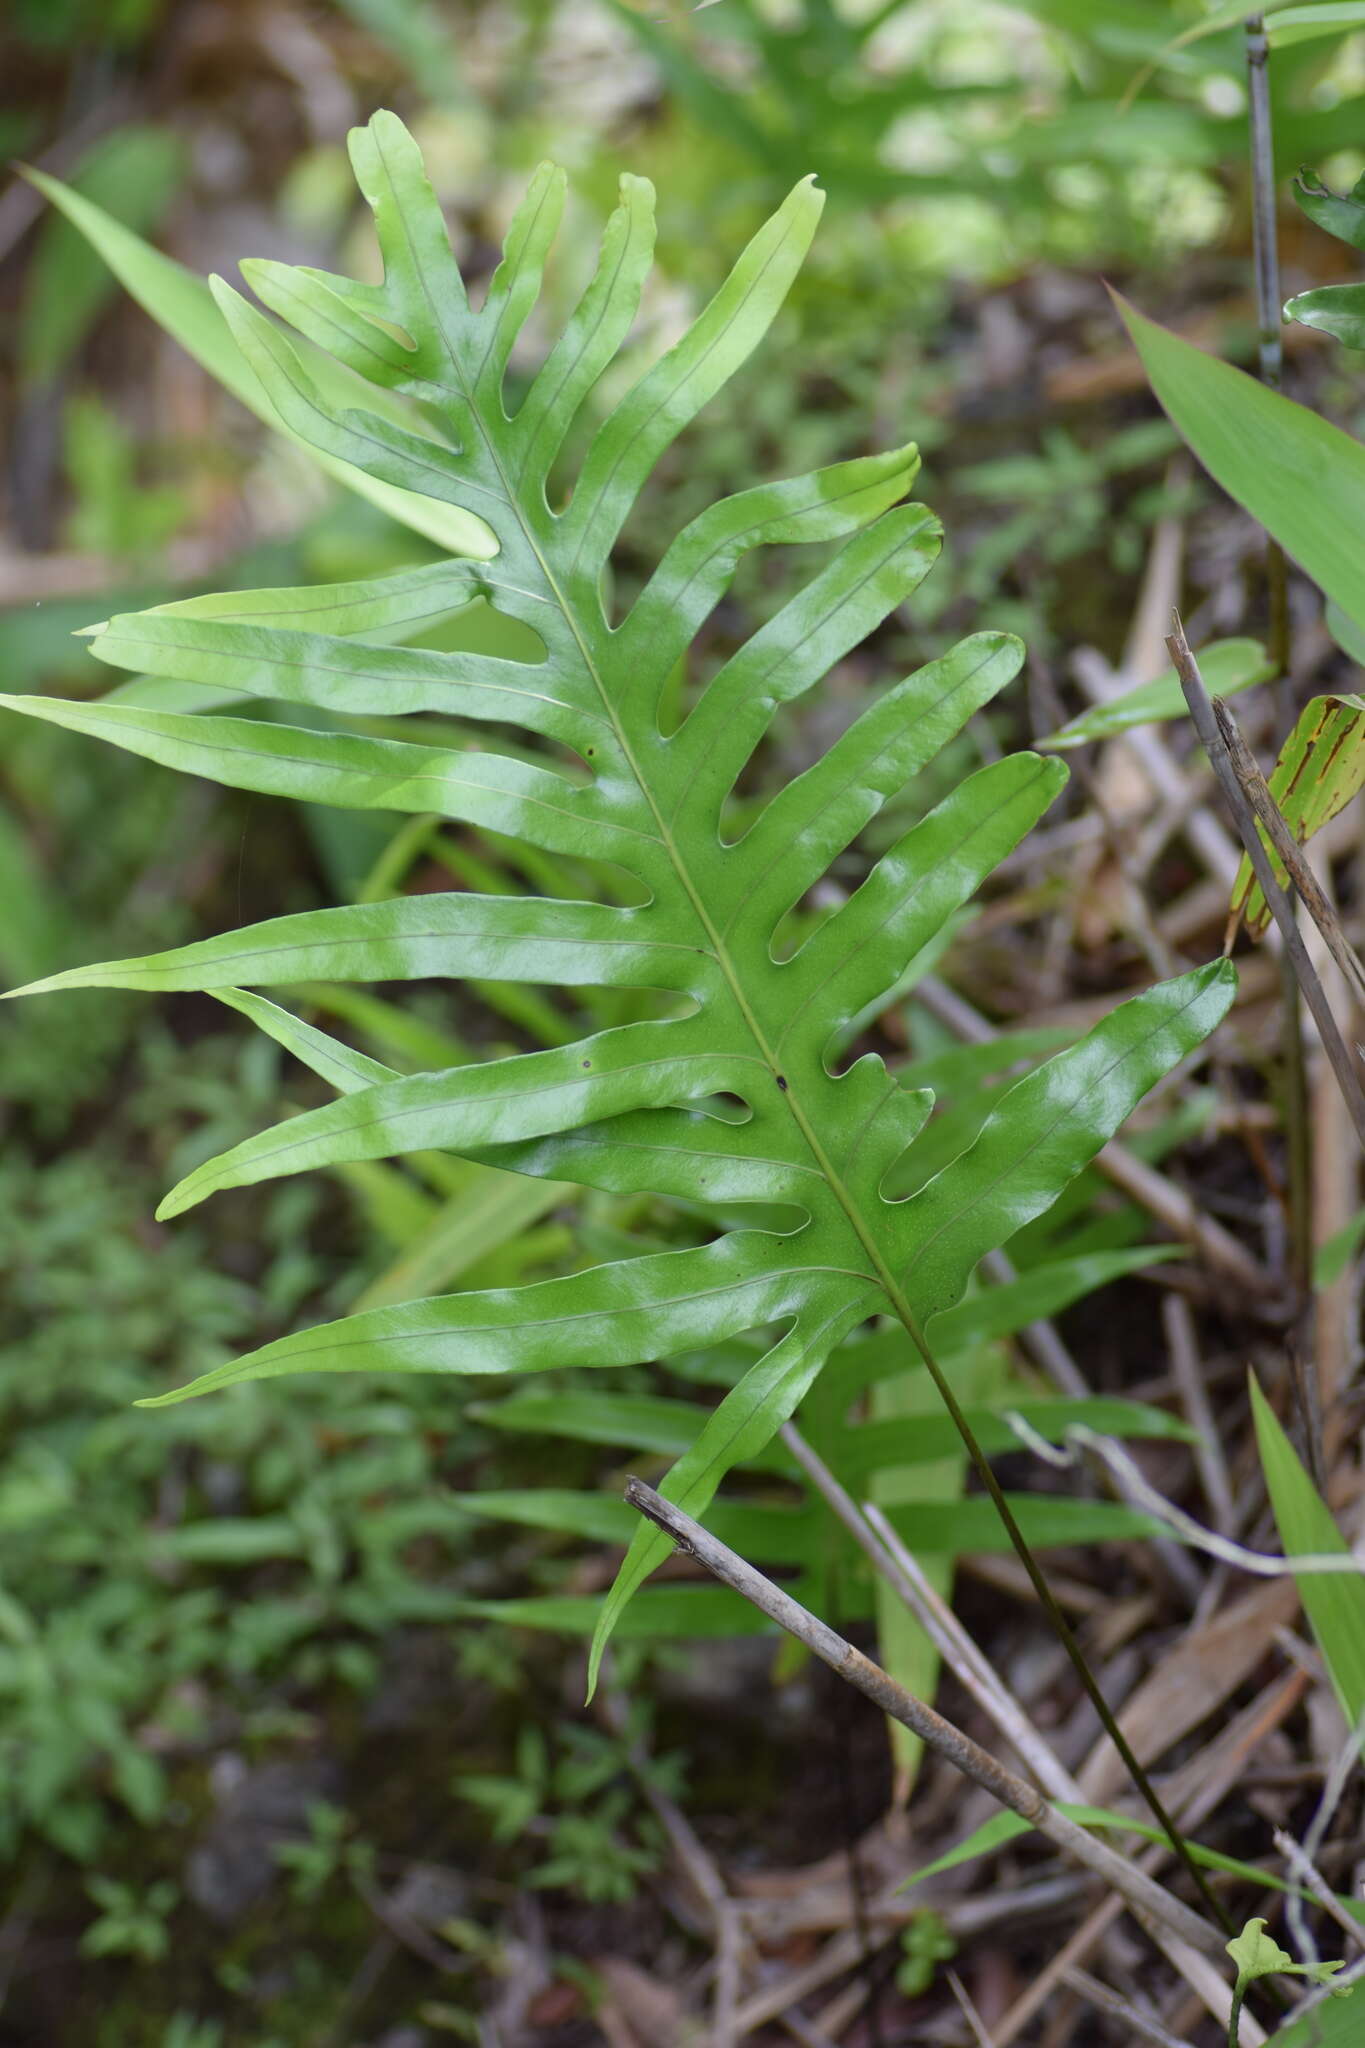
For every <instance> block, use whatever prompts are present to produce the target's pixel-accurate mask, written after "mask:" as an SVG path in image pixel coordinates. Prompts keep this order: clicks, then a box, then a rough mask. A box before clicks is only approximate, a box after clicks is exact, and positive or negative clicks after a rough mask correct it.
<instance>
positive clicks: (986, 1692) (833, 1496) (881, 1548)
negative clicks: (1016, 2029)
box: [782, 1423, 1249, 2048]
mask: <svg viewBox="0 0 1365 2048" xmlns="http://www.w3.org/2000/svg"><path fill="white" fill-rule="evenodd" d="M782 1434H783V1440H784V1441H785V1443H786V1445H787V1448H788V1449H789V1450H790V1451H791V1452H792V1453H793V1455H794V1456H795V1457H796V1459H797V1462H798V1463H799V1464H800V1465H801V1467H802V1469H803V1471H804V1472H805V1473H806V1476H807V1477H808V1478H809V1479H810V1480H811V1482H812V1484H813V1485H814V1486H815V1487H816V1488H817V1489H818V1491H819V1492H820V1493H821V1494H822V1495H823V1497H824V1499H825V1500H826V1501H827V1502H828V1504H829V1506H830V1507H831V1508H832V1510H833V1511H834V1513H835V1514H836V1515H837V1516H838V1518H839V1520H840V1521H841V1522H842V1523H843V1524H844V1526H845V1527H846V1528H847V1529H848V1530H849V1532H850V1534H851V1535H852V1536H853V1537H854V1539H855V1541H856V1542H857V1543H858V1544H859V1545H860V1547H861V1548H862V1550H863V1551H864V1552H865V1553H866V1555H867V1557H868V1558H869V1559H870V1561H871V1563H872V1565H873V1567H874V1569H875V1570H877V1571H878V1572H880V1573H881V1574H882V1576H883V1577H884V1578H885V1579H886V1580H887V1583H888V1584H889V1585H890V1586H891V1587H892V1588H893V1590H894V1591H895V1592H896V1593H897V1594H898V1595H899V1597H900V1598H901V1599H902V1600H904V1601H905V1602H906V1604H907V1605H908V1606H909V1607H910V1608H911V1610H912V1612H913V1613H914V1614H915V1616H916V1618H917V1619H918V1620H919V1622H920V1625H921V1626H922V1627H923V1628H924V1630H925V1632H926V1634H927V1635H928V1636H929V1637H930V1639H931V1640H932V1641H933V1643H934V1644H935V1646H936V1647H937V1649H938V1650H939V1652H940V1654H941V1655H942V1656H943V1658H944V1660H945V1662H946V1663H947V1664H948V1665H949V1666H950V1668H951V1669H952V1671H953V1672H954V1674H955V1675H956V1677H957V1678H958V1680H959V1682H960V1683H961V1684H962V1685H963V1686H964V1687H965V1688H966V1690H967V1691H968V1692H970V1693H971V1695H972V1697H973V1699H975V1700H976V1701H977V1704H978V1705H979V1706H980V1707H981V1708H982V1710H983V1712H984V1713H985V1714H986V1715H987V1716H988V1717H989V1719H990V1720H991V1721H993V1722H994V1724H995V1726H996V1727H997V1728H998V1729H999V1731H1000V1733H1001V1734H1002V1735H1003V1736H1004V1737H1005V1739H1006V1741H1007V1742H1009V1743H1011V1744H1012V1745H1013V1746H1014V1749H1015V1751H1016V1752H1017V1754H1018V1755H1019V1757H1020V1758H1021V1759H1022V1761H1023V1762H1024V1763H1025V1764H1026V1765H1027V1767H1028V1769H1029V1770H1030V1771H1031V1772H1032V1773H1033V1775H1034V1777H1035V1778H1036V1779H1037V1781H1038V1783H1039V1785H1041V1786H1042V1788H1043V1790H1044V1791H1045V1792H1046V1793H1047V1795H1048V1797H1049V1798H1050V1799H1056V1800H1075V1801H1077V1802H1078V1803H1080V1804H1084V1803H1085V1794H1084V1792H1083V1791H1082V1789H1081V1787H1080V1786H1079V1785H1078V1784H1077V1782H1076V1780H1075V1779H1074V1778H1073V1777H1072V1775H1071V1773H1070V1772H1069V1771H1068V1770H1067V1769H1066V1767H1065V1765H1064V1764H1062V1762H1061V1761H1060V1759H1059V1758H1058V1757H1056V1756H1055V1755H1054V1754H1053V1752H1052V1751H1051V1750H1050V1749H1049V1748H1048V1746H1047V1743H1046V1742H1045V1741H1044V1740H1043V1738H1042V1736H1041V1735H1040V1734H1039V1732H1038V1730H1037V1729H1036V1728H1035V1727H1034V1725H1033V1723H1032V1722H1031V1721H1030V1720H1029V1718H1028V1716H1027V1714H1026V1713H1025V1712H1024V1709H1023V1707H1022V1706H1021V1705H1020V1704H1019V1702H1018V1700H1016V1699H1015V1697H1014V1695H1013V1694H1012V1693H1011V1692H1010V1690H1009V1688H1008V1687H1007V1686H1006V1685H1005V1683H1004V1681H1003V1679H1001V1678H1000V1676H999V1674H998V1673H997V1672H996V1670H995V1668H994V1666H993V1665H992V1664H991V1662H990V1660H989V1658H988V1657H986V1655H985V1654H984V1652H983V1651H982V1650H981V1649H980V1648H979V1647H978V1645H977V1644H976V1642H975V1641H974V1640H973V1638H972V1637H971V1636H970V1635H969V1634H968V1632H967V1630H966V1629H965V1628H964V1627H963V1625H962V1623H961V1622H960V1621H959V1620H958V1618H957V1616H956V1615H955V1614H954V1613H953V1611H952V1609H951V1608H950V1607H949V1605H948V1603H947V1601H946V1600H944V1599H942V1598H941V1596H940V1595H939V1594H938V1593H937V1592H936V1591H935V1590H934V1588H933V1587H932V1586H931V1585H930V1584H929V1582H928V1580H927V1579H926V1578H925V1576H924V1573H923V1572H922V1571H921V1569H920V1567H919V1565H918V1563H917V1562H916V1560H915V1558H914V1557H913V1556H912V1555H911V1553H910V1552H909V1551H908V1550H907V1549H906V1547H905V1545H904V1544H903V1543H902V1542H901V1540H900V1537H899V1536H898V1535H897V1534H896V1531H895V1529H894V1528H893V1527H892V1525H891V1523H890V1522H889V1521H888V1519H887V1517H886V1516H885V1515H884V1514H883V1513H882V1511H881V1509H880V1508H878V1507H875V1506H873V1505H870V1504H866V1503H865V1504H864V1505H863V1507H862V1508H861V1509H859V1508H858V1507H856V1506H855V1504H854V1502H853V1501H852V1499H851V1498H850V1497H849V1495H848V1493H847V1492H846V1491H845V1490H844V1488H843V1487H842V1486H841V1485H840V1484H839V1482H838V1480H837V1479H836V1478H835V1476H834V1474H833V1473H832V1472H831V1471H830V1470H829V1467H828V1466H827V1465H826V1464H825V1463H824V1462H823V1460H822V1459H821V1458H820V1456H819V1454H818V1453H817V1452H816V1451H814V1450H812V1449H811V1447H810V1445H809V1444H807V1443H806V1441H805V1439H804V1438H803V1437H802V1436H801V1435H800V1433H799V1431H797V1430H796V1429H794V1428H793V1426H792V1425H791V1423H787V1424H786V1425H785V1427H784V1429H783V1432H782ZM1149 1932H1150V1933H1151V1934H1152V1938H1153V1939H1154V1940H1155V1942H1156V1943H1157V1945H1158V1947H1159V1948H1160V1949H1161V1950H1162V1952H1163V1953H1164V1955H1165V1956H1166V1958H1167V1960H1168V1961H1169V1962H1170V1963H1171V1964H1172V1965H1173V1966H1174V1968H1175V1969H1176V1971H1177V1972H1178V1973H1179V1974H1180V1975H1181V1976H1183V1977H1184V1978H1185V1979H1186V1981H1187V1983H1189V1984H1190V1986H1191V1988H1192V1989H1193V1990H1194V1991H1195V1993H1196V1995H1197V1996H1199V1997H1200V1998H1201V1999H1203V2000H1204V2002H1205V2003H1206V2004H1207V2005H1208V2009H1209V2010H1210V2011H1211V2012H1212V2013H1213V2015H1214V2017H1215V2018H1216V2019H1218V2020H1220V2021H1221V2022H1222V2024H1224V2025H1226V2023H1227V2005H1228V2002H1229V1995H1228V1990H1227V1986H1226V1984H1225V1982H1224V1980H1223V1979H1222V1978H1221V1977H1220V1976H1218V1974H1217V1972H1216V1971H1214V1972H1211V1971H1210V1969H1209V1966H1208V1964H1207V1963H1206V1962H1205V1961H1204V1960H1203V1958H1202V1957H1199V1956H1195V1955H1192V1954H1191V1952H1190V1950H1189V1948H1188V1947H1187V1946H1186V1945H1185V1944H1183V1943H1181V1942H1180V1941H1178V1940H1176V1939H1174V1938H1173V1937H1172V1935H1171V1934H1170V1933H1169V1932H1167V1930H1166V1929H1164V1928H1159V1927H1152V1928H1150V1929H1149ZM1067 1953H1068V1951H1064V1952H1063V1954H1064V1955H1065V1954H1067ZM1059 1964H1060V1959H1059ZM1046 1974H1049V1973H1045V1975H1046ZM1055 1976H1056V1981H1057V1982H1058V1983H1060V1982H1063V1981H1065V1969H1064V1967H1058V1969H1057V1970H1056V1972H1055ZM1072 1988H1073V1989H1076V1988H1080V1987H1077V1986H1074V1985H1073V1987H1072ZM1101 1988H1103V1987H1101ZM1083 1995H1088V1994H1087V1993H1085V1992H1084V1991H1083ZM1107 1997H1108V1998H1109V1999H1111V2000H1113V2001H1114V2002H1115V2004H1116V2005H1117V2006H1118V2007H1119V2008H1121V2009H1126V2008H1124V2001H1123V2000H1122V1999H1120V1998H1119V1997H1118V1994H1117V1993H1112V1992H1110V1993H1107ZM1128 2017H1129V2019H1130V2021H1131V2022H1132V2024H1133V2025H1134V2026H1135V2027H1136V2026H1137V2022H1138V2015H1136V2014H1135V2013H1132V2012H1129V2013H1128ZM1138 2031H1141V2029H1140V2028H1139V2029H1138ZM1248 2048H1249V2044H1248Z"/></svg>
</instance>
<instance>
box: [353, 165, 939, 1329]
mask: <svg viewBox="0 0 1365 2048" xmlns="http://www.w3.org/2000/svg"><path fill="white" fill-rule="evenodd" d="M378 147H379V153H380V155H381V157H382V156H383V153H384V152H383V144H382V142H381V143H379V145H378ZM385 169H386V170H387V169H388V166H387V164H386V165H385ZM390 175H391V174H390ZM397 215H398V218H399V220H400V221H402V223H403V233H404V235H405V237H407V241H408V252H409V256H410V257H411V259H412V265H413V273H414V275H415V276H416V277H417V279H418V280H419V281H420V283H421V287H422V292H423V295H424V296H425V298H426V302H427V310H428V312H429V314H430V317H431V320H432V324H433V326H434V327H435V328H436V331H437V332H438V333H439V334H440V335H441V338H442V341H443V342H444V344H445V350H446V359H447V361H448V362H449V363H450V365H451V368H452V370H453V372H454V374H455V376H456V378H457V380H458V383H459V387H460V395H461V398H462V399H463V401H464V404H465V405H466V407H467V408H468V411H469V416H470V418H471V420H472V421H473V424H474V427H475V430H476V431H477V433H478V435H479V437H480V439H481V441H482V442H483V446H484V449H485V451H486V454H487V457H488V460H489V462H490V463H491V465H492V467H493V469H494V471H495V472H496V475H497V477H498V481H499V484H500V485H501V487H502V494H503V497H504V500H505V502H506V504H507V508H508V510H509V512H510V513H511V515H512V516H513V518H515V520H516V521H517V524H518V526H519V527H520V529H521V534H522V538H523V540H524V542H525V544H526V546H527V547H528V548H529V549H530V551H531V553H532V555H533V556H534V558H535V560H536V562H537V564H538V566H539V568H540V572H541V574H542V576H543V577H544V578H545V582H546V585H547V587H548V588H549V589H550V590H551V591H552V592H553V594H554V601H555V604H556V605H557V607H558V609H559V613H560V616H561V617H562V618H563V620H564V623H565V625H566V626H567V627H568V629H569V631H570V633H571V634H572V635H573V638H574V642H575V644H576V645H577V647H578V651H579V654H580V656H581V657H582V660H583V663H584V666H585V668H586V669H587V672H588V674H589V675H590V676H591V677H592V682H593V687H594V689H595V690H596V691H597V695H598V699H599V701H600V703H601V705H602V709H603V712H604V714H605V716H606V717H607V719H608V720H609V721H610V723H611V726H612V730H613V732H614V733H615V735H616V740H617V744H618V745H619V747H620V749H621V753H622V756H623V758H624V760H625V761H626V763H627V765H628V766H629V768H630V772H631V774H632V775H633V776H634V778H635V782H636V786H637V787H638V789H639V791H640V794H641V795H642V797H643V798H644V800H645V802H646V804H647V805H648V807H649V810H650V813H651V815H652V816H653V818H654V820H655V823H656V825H657V827H658V837H659V839H660V840H661V841H662V843H663V846H664V848H665V850H666V852H667V854H668V858H669V861H670V863H671V865H672V868H673V872H674V874H675V875H676V876H677V879H678V882H679V884H680V886H681V888H682V890H683V893H684V894H685V896H686V897H687V900H688V902H689V903H690V904H691V906H692V909H693V912H694V914H695V915H696V917H697V919H698V922H699V923H700V924H701V926H702V929H703V930H704V931H705V932H706V934H707V937H708V939H709V941H710V944H711V949H712V951H713V952H714V954H715V957H716V961H717V964H718V965H719V967H720V970H721V973H722V974H723V975H724V977H725V981H726V984H727V986H728V987H729V989H730V993H731V995H732V996H733V998H734V1001H735V1004H736V1006H737V1008H738V1009H739V1012H740V1015H741V1016H742V1017H743V1019H744V1022H745V1025H746V1026H747V1028H748V1031H749V1034H750V1036H751V1038H752V1039H753V1041H754V1044H755V1046H756V1047H757V1048H758V1051H759V1054H760V1057H761V1058H762V1060H763V1063H764V1064H765V1065H766V1066H767V1067H768V1069H769V1071H770V1072H771V1074H772V1076H773V1081H774V1085H776V1084H777V1082H778V1081H779V1078H781V1071H782V1070H781V1067H780V1066H779V1064H778V1061H777V1057H776V1054H775V1052H774V1050H773V1048H772V1047H771V1046H770V1045H769V1044H768V1041H767V1036H766V1034H765V1032H764V1030H763V1027H762V1025H761V1024H760V1022H759V1019H758V1017H757V1016H756V1014H755V1012H754V1010H753V1007H752V1005H751V1004H750V1002H749V1000H748V997H747V995H746V993H745V990H744V986H743V983H742V981H741V979H740V977H739V975H738V973H737V972H736V969H735V965H734V963H733V962H732V960H731V958H730V953H729V949H728V947H727V946H726V945H725V942H724V940H723V938H722V935H721V933H720V931H719V930H718V928H717V926H716V925H715V923H714V922H713V920H712V919H711V917H710V916H709V914H708V912H707V909H706V905H705V904H704V902H703V901H702V899H701V897H700V896H699V895H698V893H697V891H696V889H695V888H694V886H693V883H692V878H691V875H690V874H689V872H688V868H687V865H686V864H685V862H684V861H683V859H682V857H681V855H680V852H679V849H678V845H677V842H676V841H675V839H674V837H673V833H672V830H671V828H670V825H669V821H668V820H667V819H666V818H665V817H664V815H663V812H662V811H661V810H660V808H659V805H658V804H657V803H656V801H655V798H654V792H653V790H652V789H651V788H650V786H649V782H648V780H647V778H646V777H645V775H644V773H643V771H642V769H641V766H640V763H639V762H638V760H637V759H636V756H635V750H634V748H633V747H632V746H631V743H630V738H629V735H628V734H627V732H626V731H625V728H624V727H623V725H622V724H621V721H620V719H619V717H618V716H617V712H616V707H615V704H614V702H613V700H612V698H611V696H610V693H609V692H608V690H607V689H606V686H605V683H604V681H603V677H602V674H601V671H600V668H599V665H598V661H597V658H596V653H595V650H594V648H593V646H592V643H591V638H590V636H589V635H588V634H587V633H586V632H585V631H584V629H583V626H582V625H581V624H580V621H579V619H578V615H577V611H576V609H575V607H574V606H573V605H572V604H571V603H570V601H569V599H568V597H567V595H566V594H565V592H564V591H563V590H562V589H561V588H560V584H559V579H558V577H557V576H556V575H555V573H554V570H553V569H552V568H551V566H550V563H549V561H548V560H547V558H546V554H545V551H544V549H543V548H542V547H541V545H540V541H539V538H538V537H537V535H536V534H535V532H534V531H533V529H532V527H531V524H530V522H529V521H528V520H527V519H526V517H525V516H524V514H523V512H522V508H521V506H520V504H519V502H518V495H517V493H516V491H515V490H514V488H513V486H512V482H511V479H510V477H509V476H508V473H507V471H506V469H505V468H504V466H503V462H502V459H501V455H500V453H499V450H498V448H497V445H496V442H495V440H494V438H493V436H492V435H491V434H490V432H489V431H488V428H487V425H486V424H485V421H484V419H483V415H482V410H481V408H480V406H479V405H478V403H477V400H476V398H475V395H474V393H473V392H472V390H471V389H470V386H469V384H468V382H467V380H466V378H465V375H464V372H463V369H462V366H461V363H460V356H459V351H458V350H457V349H456V348H455V347H454V346H453V344H452V341H451V338H450V336H449V334H448V333H447V332H446V329H445V325H444V322H443V321H442V318H441V315H440V312H439V310H438V308H437V305H436V303H435V301H434V300H433V298H432V295H431V293H430V292H429V291H428V290H427V284H426V276H425V272H424V270H423V267H422V264H421V262H420V260H419V258H418V254H417V251H416V249H415V248H414V246H413V243H412V240H411V237H410V236H408V235H407V222H406V218H405V216H404V214H403V210H402V208H401V207H400V208H398V209H397ZM490 495H491V493H490ZM641 836H642V837H645V836H646V835H643V834H642V835H641ZM780 1092H781V1094H782V1096H783V1099H784V1100H785V1102H786V1104H787V1107H788V1109H789V1110H790V1112H791V1115H792V1118H793V1120H794V1121H795V1123H796V1126H797V1129H798V1130H799V1131H800V1133H801V1136H802V1139H803V1140H804V1142H805V1144H806V1146H807V1147H808V1149H809V1151H810V1153H811V1156H812V1158H813V1159H814V1160H815V1162H816V1165H817V1166H818V1168H819V1170H820V1173H821V1175H822V1177H823V1179H824V1181H825V1183H826V1185H827V1186H828V1187H829V1189H830V1191H831V1193H832V1194H833V1195H834V1198H835V1200H836V1201H837V1202H838V1204H839V1206H840V1208H841V1209H842V1210H843V1212H844V1215H845V1217H846V1218H847V1220H848V1223H849V1225H850V1228H851V1229H852V1231H853V1234H854V1237H855V1239H856V1240H857V1242H858V1244H859V1245H860V1246H861V1247H862V1249H863V1251H864V1252H865V1253H866V1254H867V1257H868V1260H869V1262H870V1263H871V1265H872V1267H873V1270H874V1272H875V1274H876V1277H877V1280H878V1282H879V1284H880V1285H881V1287H882V1289H883V1291H884V1292H885V1294H886V1296H887V1298H888V1300H889V1301H890V1302H891V1303H892V1305H893V1306H894V1308H895V1311H896V1314H897V1315H898V1316H899V1317H900V1318H901V1320H902V1322H904V1324H905V1326H906V1329H907V1330H908V1331H909V1332H910V1334H911V1335H912V1337H913V1336H916V1335H917V1326H916V1323H915V1320H914V1316H913V1313H912V1311H911V1308H910V1304H909V1302H908V1301H906V1300H905V1298H904V1296H903V1295H902V1293H901V1291H900V1289H899V1287H898V1286H897V1284H896V1278H895V1275H894V1274H893V1273H892V1272H891V1270H890V1268H889V1267H888V1265H887V1263H886V1260H885V1259H884V1257H883V1256H882V1251H881V1247H880V1245H879V1244H878V1243H877V1241H876V1238H875V1236H874V1234H873V1232H872V1231H871V1230H870V1228H869V1227H868V1225H867V1223H866V1220H865V1218H864V1217H863V1214H862V1211H861V1209H860V1207H859V1205H858V1204H857V1203H856V1202H855V1201H854V1199H853V1197H852V1195H851V1194H850V1192H849V1190H848V1189H847V1188H846V1187H845V1186H844V1183H843V1179H842V1177H841V1175H839V1174H838V1173H837V1172H836V1171H835V1168H834V1165H833V1162H832V1161H831V1159H830V1158H829V1155H828V1153H827V1152H826V1150H825V1148H824V1146H823V1144H822V1143H821V1141H820V1138H819V1135H818V1133H817V1132H816V1130H815V1128H814V1126H813V1124H812V1121H811V1119H810V1117H809V1116H808V1115H807V1114H806V1111H805V1108H804V1107H803V1105H802V1104H801V1102H800V1101H799V1100H798V1099H797V1090H796V1089H795V1088H794V1087H793V1086H792V1085H791V1084H790V1083H787V1085H785V1086H784V1087H782V1089H781V1090H780ZM811 1221H812V1224H814V1225H816V1227H817V1228H818V1219H817V1218H816V1217H814V1216H812V1219H811Z"/></svg>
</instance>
